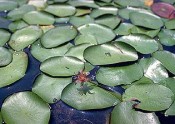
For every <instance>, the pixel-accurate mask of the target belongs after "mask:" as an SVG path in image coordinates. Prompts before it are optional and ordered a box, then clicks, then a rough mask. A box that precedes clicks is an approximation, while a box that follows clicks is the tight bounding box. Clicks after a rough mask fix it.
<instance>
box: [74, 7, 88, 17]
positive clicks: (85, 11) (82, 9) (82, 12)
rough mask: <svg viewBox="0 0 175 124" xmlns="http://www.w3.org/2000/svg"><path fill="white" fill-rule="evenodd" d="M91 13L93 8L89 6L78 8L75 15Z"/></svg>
mask: <svg viewBox="0 0 175 124" xmlns="http://www.w3.org/2000/svg"><path fill="white" fill-rule="evenodd" d="M89 13H91V10H90V9H89V8H88V9H86V8H76V13H75V16H82V15H86V14H89Z"/></svg>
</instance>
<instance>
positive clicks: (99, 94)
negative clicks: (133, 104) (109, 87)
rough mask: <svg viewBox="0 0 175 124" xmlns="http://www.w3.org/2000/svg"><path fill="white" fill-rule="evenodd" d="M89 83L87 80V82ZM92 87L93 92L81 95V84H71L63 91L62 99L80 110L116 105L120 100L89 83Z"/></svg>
mask: <svg viewBox="0 0 175 124" xmlns="http://www.w3.org/2000/svg"><path fill="white" fill-rule="evenodd" d="M86 83H87V82H86ZM87 85H88V86H90V87H91V88H92V90H91V94H88V93H87V94H86V95H81V94H80V93H79V92H78V90H77V88H79V87H80V85H79V84H77V85H75V84H73V83H71V84H69V85H68V86H67V87H66V88H65V89H64V90H63V92H62V95H61V100H62V101H64V102H65V103H66V104H68V105H70V106H72V107H73V108H76V109H78V110H90V109H102V108H107V107H111V106H114V105H116V104H117V103H119V100H118V99H117V98H116V97H115V96H114V95H112V94H111V93H110V92H107V91H105V90H104V89H102V88H99V87H97V86H94V85H93V84H91V83H87Z"/></svg>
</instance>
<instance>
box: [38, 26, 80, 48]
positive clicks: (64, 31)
mask: <svg viewBox="0 0 175 124" xmlns="http://www.w3.org/2000/svg"><path fill="white" fill-rule="evenodd" d="M76 35H77V30H76V29H75V28H74V27H72V26H60V27H56V28H53V29H51V30H49V31H47V32H46V33H45V34H44V35H43V36H42V37H41V44H42V45H43V46H44V47H45V48H52V47H57V46H59V45H61V44H63V43H66V42H68V41H70V40H72V39H74V38H75V37H76Z"/></svg>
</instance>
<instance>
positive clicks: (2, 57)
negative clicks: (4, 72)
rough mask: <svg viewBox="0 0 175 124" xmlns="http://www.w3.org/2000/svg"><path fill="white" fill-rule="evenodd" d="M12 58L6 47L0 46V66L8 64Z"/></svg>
mask: <svg viewBox="0 0 175 124" xmlns="http://www.w3.org/2000/svg"><path fill="white" fill-rule="evenodd" d="M12 58H13V55H12V53H11V52H10V51H9V50H8V49H6V48H4V47H0V67H1V66H6V65H8V64H10V62H11V61H12Z"/></svg>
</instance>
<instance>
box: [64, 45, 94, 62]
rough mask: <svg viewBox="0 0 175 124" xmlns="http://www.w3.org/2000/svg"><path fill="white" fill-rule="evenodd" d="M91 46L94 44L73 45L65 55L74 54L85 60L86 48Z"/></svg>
mask: <svg viewBox="0 0 175 124" xmlns="http://www.w3.org/2000/svg"><path fill="white" fill-rule="evenodd" d="M89 46H92V44H80V45H76V46H73V47H71V48H69V50H68V51H67V52H66V53H65V56H73V57H77V58H78V59H80V60H82V61H85V60H84V56H83V53H84V50H85V49H86V48H87V47H89Z"/></svg>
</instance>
